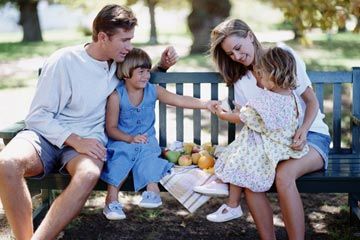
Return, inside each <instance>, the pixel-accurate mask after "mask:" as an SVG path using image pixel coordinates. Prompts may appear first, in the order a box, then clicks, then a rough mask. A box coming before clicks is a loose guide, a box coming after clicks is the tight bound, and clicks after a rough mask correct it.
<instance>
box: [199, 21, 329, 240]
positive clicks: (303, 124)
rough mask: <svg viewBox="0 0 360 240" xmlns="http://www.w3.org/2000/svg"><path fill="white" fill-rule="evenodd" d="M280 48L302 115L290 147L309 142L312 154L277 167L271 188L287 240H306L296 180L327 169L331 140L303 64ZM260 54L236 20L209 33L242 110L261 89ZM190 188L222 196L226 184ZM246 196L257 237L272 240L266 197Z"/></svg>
mask: <svg viewBox="0 0 360 240" xmlns="http://www.w3.org/2000/svg"><path fill="white" fill-rule="evenodd" d="M279 47H281V48H283V49H284V50H286V51H289V52H290V53H291V54H292V55H293V56H294V58H295V60H296V68H297V71H296V73H297V77H298V82H297V84H298V87H297V89H296V90H295V92H296V94H297V95H298V96H299V97H300V99H301V105H302V108H303V109H304V112H305V116H304V118H303V119H300V124H299V128H298V129H297V131H296V133H295V135H294V140H293V145H292V148H293V149H294V150H301V149H302V148H303V147H304V146H305V144H306V142H307V143H308V144H309V146H310V150H309V152H308V154H306V155H305V156H304V157H302V158H300V159H289V160H288V161H283V162H281V163H279V164H278V167H277V170H276V178H275V184H276V188H277V192H278V197H279V202H280V208H281V212H282V214H283V219H284V222H285V228H286V231H287V233H288V237H289V239H304V237H305V221H304V210H303V205H302V201H301V197H300V194H299V192H298V190H297V187H296V183H295V180H296V179H297V178H298V177H300V176H302V175H304V174H306V173H309V172H313V171H317V170H320V169H322V168H326V167H327V160H328V152H329V145H330V136H329V130H328V127H327V125H326V124H325V123H324V122H323V118H324V115H323V114H321V112H320V111H319V103H318V101H317V99H316V96H315V94H314V91H313V90H312V88H311V82H310V79H309V77H308V76H307V74H306V69H305V64H304V62H303V61H302V60H301V59H300V58H299V56H298V55H297V54H296V53H295V52H294V51H293V50H292V49H291V48H290V47H288V46H286V45H284V44H282V45H279ZM264 52H266V49H264V48H263V47H262V46H261V44H260V42H259V41H258V40H257V38H256V36H255V35H254V33H253V31H252V30H251V29H250V28H249V26H248V25H247V24H246V23H245V22H243V21H241V20H239V19H232V20H228V21H224V22H222V23H220V24H219V25H218V26H217V27H215V28H214V29H213V31H212V33H211V47H210V53H211V56H212V59H213V61H214V63H215V64H216V66H217V68H218V70H219V72H220V74H221V75H222V76H223V78H224V80H225V82H226V83H227V85H228V86H231V85H234V89H235V102H236V103H237V104H239V105H240V106H244V105H245V104H246V102H247V101H248V100H249V99H251V98H253V97H256V96H257V95H258V94H260V92H261V91H260V90H261V88H262V86H261V84H260V83H259V82H257V79H256V77H255V75H254V72H253V66H254V65H255V64H256V63H257V61H258V59H259V57H260V56H261V55H262V54H263V53H264ZM194 190H195V191H197V192H201V193H204V194H207V193H213V192H216V191H217V190H219V192H221V194H223V193H224V184H222V183H214V182H213V183H211V184H208V185H204V186H202V187H200V188H198V189H194ZM245 196H246V201H247V204H248V206H249V209H250V212H251V215H252V216H253V218H254V221H255V224H256V226H257V229H258V231H259V235H260V237H261V239H275V231H274V226H273V216H272V209H271V206H270V203H269V200H268V199H267V197H266V194H265V193H255V192H252V191H250V190H247V191H245Z"/></svg>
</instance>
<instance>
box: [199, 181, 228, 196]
mask: <svg viewBox="0 0 360 240" xmlns="http://www.w3.org/2000/svg"><path fill="white" fill-rule="evenodd" d="M193 190H194V192H197V193H201V194H204V195H209V196H213V197H227V196H229V184H226V183H218V182H216V181H212V182H210V183H207V184H204V185H200V186H196V187H194V188H193Z"/></svg>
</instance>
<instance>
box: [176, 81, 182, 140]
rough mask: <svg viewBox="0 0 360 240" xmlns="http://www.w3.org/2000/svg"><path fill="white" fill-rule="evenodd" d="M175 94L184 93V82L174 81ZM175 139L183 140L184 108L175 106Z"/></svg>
mask: <svg viewBox="0 0 360 240" xmlns="http://www.w3.org/2000/svg"><path fill="white" fill-rule="evenodd" d="M176 94H178V95H184V84H182V83H176ZM176 140H177V141H180V142H183V141H184V109H183V108H179V107H177V108H176Z"/></svg>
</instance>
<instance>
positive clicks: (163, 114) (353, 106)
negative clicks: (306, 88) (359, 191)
mask: <svg viewBox="0 0 360 240" xmlns="http://www.w3.org/2000/svg"><path fill="white" fill-rule="evenodd" d="M308 75H309V77H310V79H311V81H312V83H313V87H314V90H315V93H316V96H317V98H318V100H319V104H320V109H321V111H322V112H324V110H328V113H327V114H326V122H327V124H328V125H329V127H330V129H331V131H330V133H331V136H332V149H331V153H332V154H344V153H347V154H353V155H357V156H359V153H360V129H359V128H360V127H359V126H358V125H355V124H353V121H352V116H354V117H356V118H357V119H359V117H360V67H355V68H353V69H352V71H349V72H345V71H336V72H323V71H321V72H320V71H319V72H314V71H309V72H308ZM151 82H152V83H157V84H159V85H160V86H162V87H165V88H168V89H169V88H170V87H171V86H172V87H173V86H174V85H175V90H174V91H175V92H176V93H177V94H184V86H185V85H189V84H190V85H192V96H194V97H197V98H200V97H201V98H203V94H201V89H202V88H201V87H202V85H210V89H208V90H207V91H209V90H210V92H211V95H210V97H211V99H213V100H217V99H219V95H220V94H219V93H222V94H221V95H224V92H223V91H227V94H226V95H227V97H228V98H229V99H234V89H233V87H230V88H226V86H225V84H224V83H223V80H222V77H221V76H220V75H219V74H218V73H215V72H210V73H209V72H206V73H205V72H204V73H201V72H176V73H175V72H174V73H172V72H170V73H153V74H152V76H151ZM224 89H227V90H224ZM329 91H330V92H332V97H331V96H330V98H329V95H331V94H329ZM187 95H188V94H187ZM342 95H343V96H346V99H342ZM351 95H352V96H351ZM346 106H348V109H346ZM325 112H326V111H325ZM192 121H193V126H192V129H193V133H192V134H193V141H194V142H195V143H197V144H201V134H202V132H204V131H208V130H209V129H204V128H202V127H201V126H202V113H201V111H200V110H193V119H192ZM158 122H159V142H160V145H161V146H163V147H164V146H166V145H167V144H168V143H167V131H166V130H167V107H166V105H165V104H163V103H160V104H159V119H158ZM187 129H189V127H188V126H186V127H184V110H183V109H182V108H176V140H178V141H184V131H186V130H187ZM170 130H171V131H174V130H175V129H170ZM210 131H211V142H212V143H213V144H218V142H219V139H218V137H219V120H218V118H217V117H216V116H215V115H213V114H212V115H211V117H210ZM235 136H236V126H235V125H234V124H228V126H227V143H231V142H232V141H233V140H234V139H235ZM344 139H345V140H344ZM342 141H343V144H342Z"/></svg>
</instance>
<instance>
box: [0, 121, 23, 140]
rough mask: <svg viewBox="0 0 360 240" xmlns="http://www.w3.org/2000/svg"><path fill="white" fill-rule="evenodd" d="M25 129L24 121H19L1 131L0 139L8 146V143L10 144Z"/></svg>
mask: <svg viewBox="0 0 360 240" xmlns="http://www.w3.org/2000/svg"><path fill="white" fill-rule="evenodd" d="M24 127H25V123H24V121H19V122H16V123H13V124H12V125H10V126H8V127H6V128H4V129H0V138H2V139H3V140H4V143H5V144H8V142H10V140H11V139H12V138H13V137H15V135H16V134H17V133H18V132H20V131H21V130H23V129H24Z"/></svg>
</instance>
